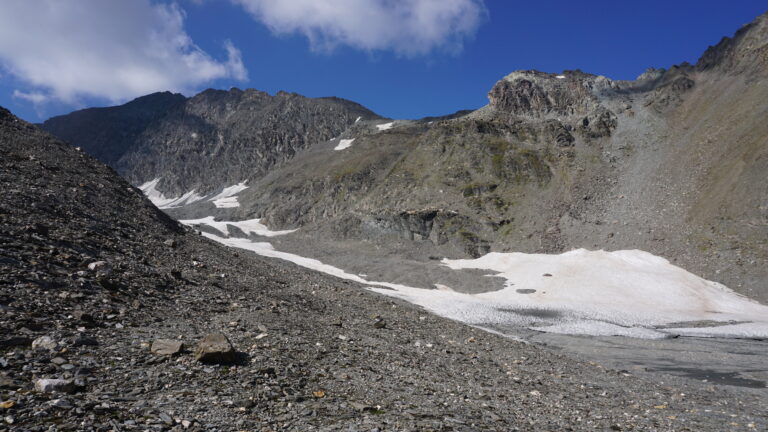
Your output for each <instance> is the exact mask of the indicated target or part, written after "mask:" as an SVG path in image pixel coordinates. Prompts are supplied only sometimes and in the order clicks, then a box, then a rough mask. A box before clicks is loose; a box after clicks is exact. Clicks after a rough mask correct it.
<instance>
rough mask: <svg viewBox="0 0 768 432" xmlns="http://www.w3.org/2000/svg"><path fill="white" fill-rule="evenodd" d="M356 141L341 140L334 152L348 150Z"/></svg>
mask: <svg viewBox="0 0 768 432" xmlns="http://www.w3.org/2000/svg"><path fill="white" fill-rule="evenodd" d="M354 140H355V139H354V138H352V139H343V140H340V141H339V145H337V146H336V147H334V148H333V149H334V150H344V149H347V148H349V147H351V146H352V141H354Z"/></svg>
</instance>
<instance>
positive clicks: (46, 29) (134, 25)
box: [0, 0, 248, 104]
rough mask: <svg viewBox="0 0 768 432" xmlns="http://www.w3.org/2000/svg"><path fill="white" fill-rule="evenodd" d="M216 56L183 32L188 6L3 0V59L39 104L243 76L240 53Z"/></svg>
mask: <svg viewBox="0 0 768 432" xmlns="http://www.w3.org/2000/svg"><path fill="white" fill-rule="evenodd" d="M223 51H226V54H227V59H226V60H224V61H219V60H216V59H214V58H212V57H211V56H210V55H208V54H207V53H206V52H204V51H203V50H202V49H200V48H199V47H198V46H196V45H195V44H194V42H193V41H192V39H191V38H190V37H189V35H187V33H186V32H185V30H184V11H183V10H182V9H181V8H180V7H179V6H178V5H176V4H165V3H153V2H152V1H151V0H129V1H125V0H3V5H2V8H0V64H1V65H2V67H3V69H4V70H5V71H6V72H7V73H9V74H10V75H13V76H14V77H15V78H16V79H17V80H18V81H19V82H20V83H21V84H23V87H26V88H25V90H27V91H18V90H17V91H16V92H14V97H17V98H21V99H25V100H28V101H30V102H32V103H35V104H41V103H45V102H46V101H48V100H54V99H55V100H59V101H62V102H65V103H70V104H72V103H77V102H78V100H79V98H81V97H100V98H106V99H108V100H110V101H112V102H121V101H124V100H126V99H130V98H133V97H136V96H140V95H144V94H147V93H151V92H154V91H163V90H171V91H176V92H190V91H192V90H195V89H196V88H197V87H198V86H200V85H202V84H204V83H207V82H210V81H212V80H215V79H220V78H232V79H236V80H246V79H247V76H248V74H247V71H246V69H245V66H244V65H243V62H242V60H241V56H240V51H239V50H238V49H237V48H236V47H235V46H234V45H233V44H232V43H231V42H226V43H225V44H224V47H223Z"/></svg>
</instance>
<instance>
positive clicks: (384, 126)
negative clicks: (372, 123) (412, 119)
mask: <svg viewBox="0 0 768 432" xmlns="http://www.w3.org/2000/svg"><path fill="white" fill-rule="evenodd" d="M394 125H395V122H389V123H384V124H380V125H376V128H377V129H378V130H379V131H385V130H387V129H392V126H394Z"/></svg>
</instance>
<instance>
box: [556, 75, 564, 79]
mask: <svg viewBox="0 0 768 432" xmlns="http://www.w3.org/2000/svg"><path fill="white" fill-rule="evenodd" d="M555 78H557V79H565V75H558V76H556V77H555Z"/></svg>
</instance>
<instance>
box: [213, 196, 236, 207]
mask: <svg viewBox="0 0 768 432" xmlns="http://www.w3.org/2000/svg"><path fill="white" fill-rule="evenodd" d="M213 205H215V206H216V208H235V207H240V203H239V202H238V201H237V197H226V198H219V199H217V200H214V201H213Z"/></svg>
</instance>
